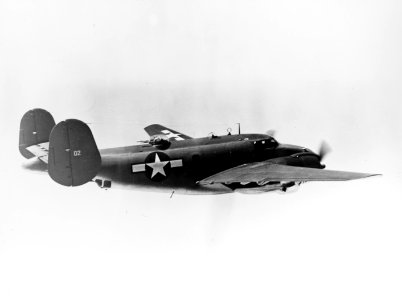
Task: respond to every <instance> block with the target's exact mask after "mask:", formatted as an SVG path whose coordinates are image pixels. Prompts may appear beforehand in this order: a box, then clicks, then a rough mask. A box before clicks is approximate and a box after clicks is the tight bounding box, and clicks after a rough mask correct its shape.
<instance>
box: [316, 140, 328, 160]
mask: <svg viewBox="0 0 402 300" xmlns="http://www.w3.org/2000/svg"><path fill="white" fill-rule="evenodd" d="M330 152H331V147H330V146H329V144H328V143H327V142H326V141H322V142H321V145H320V149H319V150H318V155H319V156H320V160H323V159H324V157H325V156H326V155H327V154H328V153H330Z"/></svg>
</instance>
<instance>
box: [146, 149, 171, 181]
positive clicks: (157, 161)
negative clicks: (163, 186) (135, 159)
mask: <svg viewBox="0 0 402 300" xmlns="http://www.w3.org/2000/svg"><path fill="white" fill-rule="evenodd" d="M170 168H171V166H170V158H169V156H168V155H167V154H165V153H163V152H152V153H151V154H149V155H148V156H147V158H146V159H145V175H146V176H147V177H148V178H149V179H151V180H153V181H162V180H164V179H166V178H167V177H168V176H169V173H170Z"/></svg>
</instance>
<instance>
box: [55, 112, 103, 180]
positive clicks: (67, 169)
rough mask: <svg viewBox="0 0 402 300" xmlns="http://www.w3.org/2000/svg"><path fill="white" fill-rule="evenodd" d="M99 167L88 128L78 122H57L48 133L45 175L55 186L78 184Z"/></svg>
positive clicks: (92, 176) (70, 120)
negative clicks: (46, 174)
mask: <svg viewBox="0 0 402 300" xmlns="http://www.w3.org/2000/svg"><path fill="white" fill-rule="evenodd" d="M100 166H101V156H100V153H99V150H98V147H97V146H96V143H95V139H94V137H93V135H92V132H91V129H89V127H88V125H87V124H85V123H84V122H82V121H79V120H75V119H69V120H66V121H62V122H60V123H58V124H57V125H56V126H55V127H54V128H53V130H52V132H51V133H50V140H49V160H48V173H49V175H50V177H51V178H52V179H53V180H54V181H56V182H57V183H59V184H62V185H65V186H77V185H82V184H84V183H86V182H88V181H90V180H92V179H93V178H94V177H95V176H96V174H97V173H98V171H99V168H100Z"/></svg>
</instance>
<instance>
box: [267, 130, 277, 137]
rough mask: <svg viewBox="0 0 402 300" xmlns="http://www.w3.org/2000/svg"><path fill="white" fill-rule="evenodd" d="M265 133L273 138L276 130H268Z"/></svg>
mask: <svg viewBox="0 0 402 300" xmlns="http://www.w3.org/2000/svg"><path fill="white" fill-rule="evenodd" d="M265 133H266V134H268V135H269V136H272V137H275V134H276V130H275V129H269V130H267V131H266V132H265Z"/></svg>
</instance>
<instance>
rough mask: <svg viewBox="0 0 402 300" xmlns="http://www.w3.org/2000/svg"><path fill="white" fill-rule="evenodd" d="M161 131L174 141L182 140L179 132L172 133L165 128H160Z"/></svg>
mask: <svg viewBox="0 0 402 300" xmlns="http://www.w3.org/2000/svg"><path fill="white" fill-rule="evenodd" d="M162 132H163V134H165V135H166V137H167V138H168V139H171V138H174V139H175V140H176V141H182V140H184V139H183V138H182V137H181V136H180V133H173V132H171V131H170V130H167V129H164V130H162Z"/></svg>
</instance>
